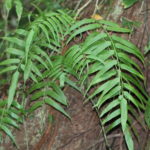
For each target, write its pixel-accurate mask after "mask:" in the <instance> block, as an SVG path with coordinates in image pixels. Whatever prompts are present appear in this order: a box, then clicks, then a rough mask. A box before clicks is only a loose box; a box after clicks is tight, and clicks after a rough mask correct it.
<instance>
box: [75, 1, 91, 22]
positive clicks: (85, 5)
mask: <svg viewBox="0 0 150 150" xmlns="http://www.w3.org/2000/svg"><path fill="white" fill-rule="evenodd" d="M91 2H92V0H88V1H87V2H86V3H85V4H84V5H83V6H82V7H81V8H79V9H78V10H77V13H76V15H75V17H74V19H76V18H77V17H78V15H79V14H80V12H81V11H82V10H83V9H84V8H85V7H87V6H88V4H89V3H91Z"/></svg>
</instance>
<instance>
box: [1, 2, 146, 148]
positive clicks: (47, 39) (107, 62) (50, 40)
mask: <svg viewBox="0 0 150 150" xmlns="http://www.w3.org/2000/svg"><path fill="white" fill-rule="evenodd" d="M7 5H8V6H7V7H6V6H5V7H6V10H7V12H8V13H9V10H10V9H11V1H8V2H7ZM16 11H17V9H16ZM18 11H19V12H21V11H20V10H18ZM19 14H21V13H19ZM20 16H21V15H20ZM18 20H20V18H19V15H18ZM116 32H117V33H130V32H131V30H130V29H126V28H122V27H120V26H119V25H118V24H116V23H113V22H110V21H106V20H99V21H96V20H94V19H83V20H81V21H76V20H74V19H73V18H72V17H71V16H70V13H69V12H66V11H62V10H58V11H56V12H43V13H41V14H40V15H36V16H34V17H32V19H31V21H30V23H29V25H28V26H27V27H25V28H19V29H16V30H15V31H14V32H13V33H11V34H10V35H9V36H6V37H3V40H4V41H7V45H8V46H7V47H6V50H5V58H6V59H4V60H3V61H2V62H1V63H0V66H1V67H0V75H8V77H9V78H10V77H11V76H12V77H11V82H10V87H9V90H8V99H7V100H5V101H4V102H5V104H4V105H1V104H0V112H1V111H2V112H3V113H2V115H1V120H0V121H1V126H0V129H1V130H2V131H4V132H5V133H6V134H7V135H8V136H10V137H11V139H12V140H13V142H15V140H14V137H13V135H12V133H11V131H10V128H8V125H10V126H14V127H18V124H17V123H18V122H19V121H20V116H21V115H20V112H21V113H22V112H24V111H23V106H22V105H20V104H19V103H18V102H17V101H15V100H14V99H16V98H17V95H19V96H21V95H22V94H23V93H24V97H22V103H24V101H23V100H24V99H27V98H29V100H30V101H31V107H30V108H29V110H27V112H28V113H32V112H33V111H34V110H36V109H37V108H39V107H41V106H43V105H45V104H46V105H50V106H52V107H54V108H55V109H56V110H58V111H60V112H61V113H62V114H64V115H65V116H67V117H68V118H70V116H69V114H68V113H67V112H66V111H65V108H64V106H68V102H67V98H66V96H65V93H64V91H63V88H64V86H66V85H67V84H68V85H69V86H72V87H73V88H75V89H76V90H79V91H81V93H83V95H84V96H85V101H86V102H88V101H92V104H93V108H95V109H96V110H97V111H98V115H99V117H100V118H101V119H102V125H104V126H105V125H106V126H107V128H106V131H107V133H108V132H110V131H111V130H114V129H115V128H116V127H118V126H120V127H121V129H122V132H123V134H124V137H125V141H126V144H127V146H128V149H129V150H133V149H134V144H133V140H132V136H133V134H134V128H133V126H132V122H133V118H135V119H137V120H138V115H137V114H139V113H140V112H141V111H143V110H145V106H146V104H147V99H148V96H147V93H146V92H145V90H144V87H143V82H144V75H143V73H142V71H141V68H140V67H139V66H138V65H137V63H135V62H134V61H133V60H132V59H131V58H130V55H132V56H134V57H136V58H137V59H138V60H139V61H140V62H141V63H144V57H143V55H142V54H141V52H140V51H139V49H138V48H137V47H136V46H135V45H134V44H132V43H131V42H129V41H127V40H125V39H123V38H121V37H119V36H117V35H115V34H111V33H116ZM85 33H86V34H87V37H86V39H85V40H84V38H83V42H82V43H80V44H75V45H72V46H71V47H70V48H69V49H68V50H67V51H66V52H64V47H65V46H66V45H69V43H70V42H71V41H73V40H74V39H75V38H82V37H83V35H84V34H85ZM70 76H73V77H75V78H76V80H77V82H75V81H72V80H71V79H70ZM8 82H9V81H8ZM20 84H21V86H22V87H23V89H22V90H19V86H20ZM29 86H30V88H28V87H29ZM81 89H82V90H81ZM0 102H3V101H2V100H1V101H0ZM13 110H15V112H14V113H13ZM9 113H10V114H12V113H13V117H12V115H10V114H9ZM7 116H9V118H8V117H7ZM6 117H7V118H6ZM15 117H16V118H15ZM132 128H133V130H132Z"/></svg>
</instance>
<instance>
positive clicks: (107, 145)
mask: <svg viewBox="0 0 150 150" xmlns="http://www.w3.org/2000/svg"><path fill="white" fill-rule="evenodd" d="M90 101H91V103H92V105H93V106H94V105H95V104H94V102H93V101H92V100H91V99H90ZM94 109H95V111H96V113H97V115H98V117H99V111H98V109H97V108H94ZM99 124H100V126H101V128H102V132H103V136H104V141H105V145H106V149H107V150H112V149H111V147H110V145H109V142H108V139H107V135H106V132H105V127H104V126H103V124H102V120H101V118H100V117H99Z"/></svg>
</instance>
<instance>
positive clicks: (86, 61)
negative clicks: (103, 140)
mask: <svg viewBox="0 0 150 150" xmlns="http://www.w3.org/2000/svg"><path fill="white" fill-rule="evenodd" d="M82 22H84V20H82ZM82 22H81V23H80V22H78V23H76V24H81V25H83V24H82ZM85 22H87V20H85ZM99 23H100V26H101V27H102V30H103V32H101V33H99V32H95V33H92V34H91V35H89V36H88V37H87V39H86V40H85V42H83V44H81V45H80V46H73V47H71V48H70V49H69V50H68V52H67V53H66V56H65V57H66V61H67V63H69V64H71V65H72V68H74V69H75V70H76V73H78V74H79V75H80V80H81V81H80V83H82V85H83V84H84V83H85V85H87V87H86V89H87V90H86V91H85V96H86V95H87V100H86V101H88V100H91V101H93V102H94V108H96V109H98V110H99V117H100V118H102V124H103V125H109V124H110V125H109V126H108V127H107V130H106V131H107V132H109V131H111V130H113V129H114V128H116V127H117V126H118V125H121V128H122V131H123V134H124V136H125V141H126V143H127V146H128V149H130V150H132V149H133V147H134V146H133V141H132V135H131V129H130V127H131V126H132V116H134V117H135V118H136V119H137V120H138V116H137V113H139V112H140V111H143V110H145V105H146V104H147V99H148V95H147V93H146V92H145V91H144V90H143V87H142V83H143V82H144V75H143V74H142V71H141V69H140V67H139V66H138V65H137V64H136V63H135V62H134V61H133V60H132V59H131V58H130V57H129V55H130V54H131V55H134V56H135V57H136V58H137V59H139V61H141V63H143V62H144V58H143V56H142V54H141V53H140V51H139V50H138V49H137V48H136V46H134V45H133V44H132V43H130V42H129V41H127V40H124V39H123V38H121V37H118V36H115V35H110V34H109V33H108V31H117V32H129V30H127V29H123V28H120V27H119V26H118V25H116V24H112V23H111V22H110V23H108V22H105V21H103V20H102V21H99ZM74 26H77V25H74ZM87 26H89V25H85V26H83V27H82V28H79V27H78V26H77V27H78V28H79V29H77V30H76V31H74V33H73V34H72V36H71V38H73V36H76V35H77V34H76V33H78V34H80V33H82V31H86V30H89V28H87ZM80 29H82V31H81V30H80ZM79 30H80V33H79V32H78V31H79ZM86 82H88V83H86ZM91 89H94V91H93V90H92V91H93V92H91ZM88 95H90V96H88ZM133 131H134V130H133Z"/></svg>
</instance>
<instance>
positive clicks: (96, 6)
mask: <svg viewBox="0 0 150 150" xmlns="http://www.w3.org/2000/svg"><path fill="white" fill-rule="evenodd" d="M98 3H99V0H96V3H95V9H94V12H93V15H94V14H96V11H97V9H98Z"/></svg>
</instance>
